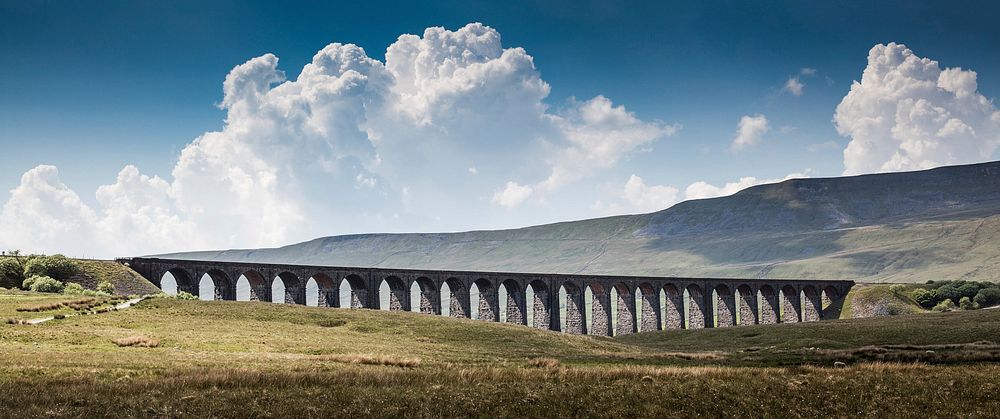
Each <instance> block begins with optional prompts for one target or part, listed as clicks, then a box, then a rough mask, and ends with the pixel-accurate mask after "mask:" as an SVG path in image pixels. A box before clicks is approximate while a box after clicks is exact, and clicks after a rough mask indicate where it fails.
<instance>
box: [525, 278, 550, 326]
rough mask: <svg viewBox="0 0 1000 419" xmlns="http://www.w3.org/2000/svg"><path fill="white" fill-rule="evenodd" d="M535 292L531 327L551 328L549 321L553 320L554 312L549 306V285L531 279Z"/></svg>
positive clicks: (529, 286)
mask: <svg viewBox="0 0 1000 419" xmlns="http://www.w3.org/2000/svg"><path fill="white" fill-rule="evenodd" d="M528 288H531V292H532V293H533V294H534V296H533V297H532V302H531V312H532V316H531V324H530V326H531V327H536V328H539V329H549V322H551V321H552V314H551V311H550V307H549V287H548V285H545V283H544V282H542V281H539V280H537V279H536V280H534V281H531V283H530V284H528Z"/></svg>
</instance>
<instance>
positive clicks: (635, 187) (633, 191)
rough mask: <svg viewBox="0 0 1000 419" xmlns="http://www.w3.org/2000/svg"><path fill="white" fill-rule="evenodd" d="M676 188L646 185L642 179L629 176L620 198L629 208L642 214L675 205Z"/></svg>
mask: <svg viewBox="0 0 1000 419" xmlns="http://www.w3.org/2000/svg"><path fill="white" fill-rule="evenodd" d="M677 192H678V191H677V188H675V187H673V186H664V185H646V183H645V182H643V180H642V178H641V177H639V176H636V175H634V174H633V175H632V176H629V178H628V181H626V182H625V191H624V193H623V194H622V197H623V198H624V199H625V202H627V203H628V204H629V206H630V207H631V208H634V209H637V210H639V211H643V212H650V211H659V210H662V209H664V208H667V207H669V206H671V205H673V204H675V203H677Z"/></svg>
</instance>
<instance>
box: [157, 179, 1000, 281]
mask: <svg viewBox="0 0 1000 419" xmlns="http://www.w3.org/2000/svg"><path fill="white" fill-rule="evenodd" d="M998 239H1000V162H989V163H981V164H974V165H964V166H949V167H941V168H937V169H931V170H924V171H918V172H903V173H887V174H875V175H863V176H853V177H839V178H816V179H793V180H788V181H785V182H781V183H777V184H769V185H760V186H756V187H752V188H748V189H745V190H743V191H740V192H738V193H736V194H734V195H731V196H728V197H722V198H714V199H702V200H693V201H686V202H682V203H679V204H677V205H674V206H673V207H670V208H668V209H665V210H662V211H658V212H654V213H650V214H638V215H625V216H616V217H608V218H598V219H590V220H582V221H573V222H564V223H557V224H550V225H542V226H534V227H526V228H520V229H511V230H497V231H471V232H463V233H441V234H423V233H414V234H363V235H349V236H334V237H324V238H319V239H315V240H311V241H308V242H304V243H299V244H294V245H290V246H285V247H281V248H275V249H258V250H227V251H210V252H190V253H179V254H170V255H164V256H169V257H174V258H192V259H216V260H227V261H256V262H282V263H302V264H336V265H353V266H358V265H360V266H380V267H407V268H426V269H463V270H496V271H525V272H553V273H591V274H631V275H678V276H744V277H745V276H749V277H768V278H838V279H854V280H860V281H873V282H879V281H925V280H928V279H967V280H992V281H997V280H1000V246H997V245H996V243H997V240H998Z"/></svg>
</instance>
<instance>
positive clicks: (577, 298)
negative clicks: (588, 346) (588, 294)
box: [559, 282, 587, 335]
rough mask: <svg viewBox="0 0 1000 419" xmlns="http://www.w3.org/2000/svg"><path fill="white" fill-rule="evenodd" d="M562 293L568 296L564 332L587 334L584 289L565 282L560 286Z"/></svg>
mask: <svg viewBox="0 0 1000 419" xmlns="http://www.w3.org/2000/svg"><path fill="white" fill-rule="evenodd" d="M559 289H560V293H565V294H566V315H565V316H563V318H564V322H565V323H566V325H565V327H563V328H562V330H563V331H564V332H566V333H571V334H574V335H583V334H586V333H587V321H586V320H587V319H586V318H585V316H584V309H585V307H586V304H585V303H584V301H583V295H584V292H583V289H581V288H580V287H579V286H577V285H576V284H574V283H572V282H564V283H562V285H560V286H559Z"/></svg>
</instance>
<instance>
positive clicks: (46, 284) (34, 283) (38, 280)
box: [22, 275, 66, 293]
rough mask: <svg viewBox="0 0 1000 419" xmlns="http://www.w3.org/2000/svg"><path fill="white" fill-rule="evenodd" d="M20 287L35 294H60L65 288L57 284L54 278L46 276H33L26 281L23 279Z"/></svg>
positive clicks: (63, 285)
mask: <svg viewBox="0 0 1000 419" xmlns="http://www.w3.org/2000/svg"><path fill="white" fill-rule="evenodd" d="M22 285H23V286H24V289H27V290H31V291H35V292H52V293H60V292H62V290H63V288H64V287H65V286H66V285H65V284H63V283H62V282H59V281H58V280H56V279H54V278H51V277H48V276H40V275H35V276H32V277H30V278H28V279H25V280H24V283H23V284H22Z"/></svg>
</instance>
